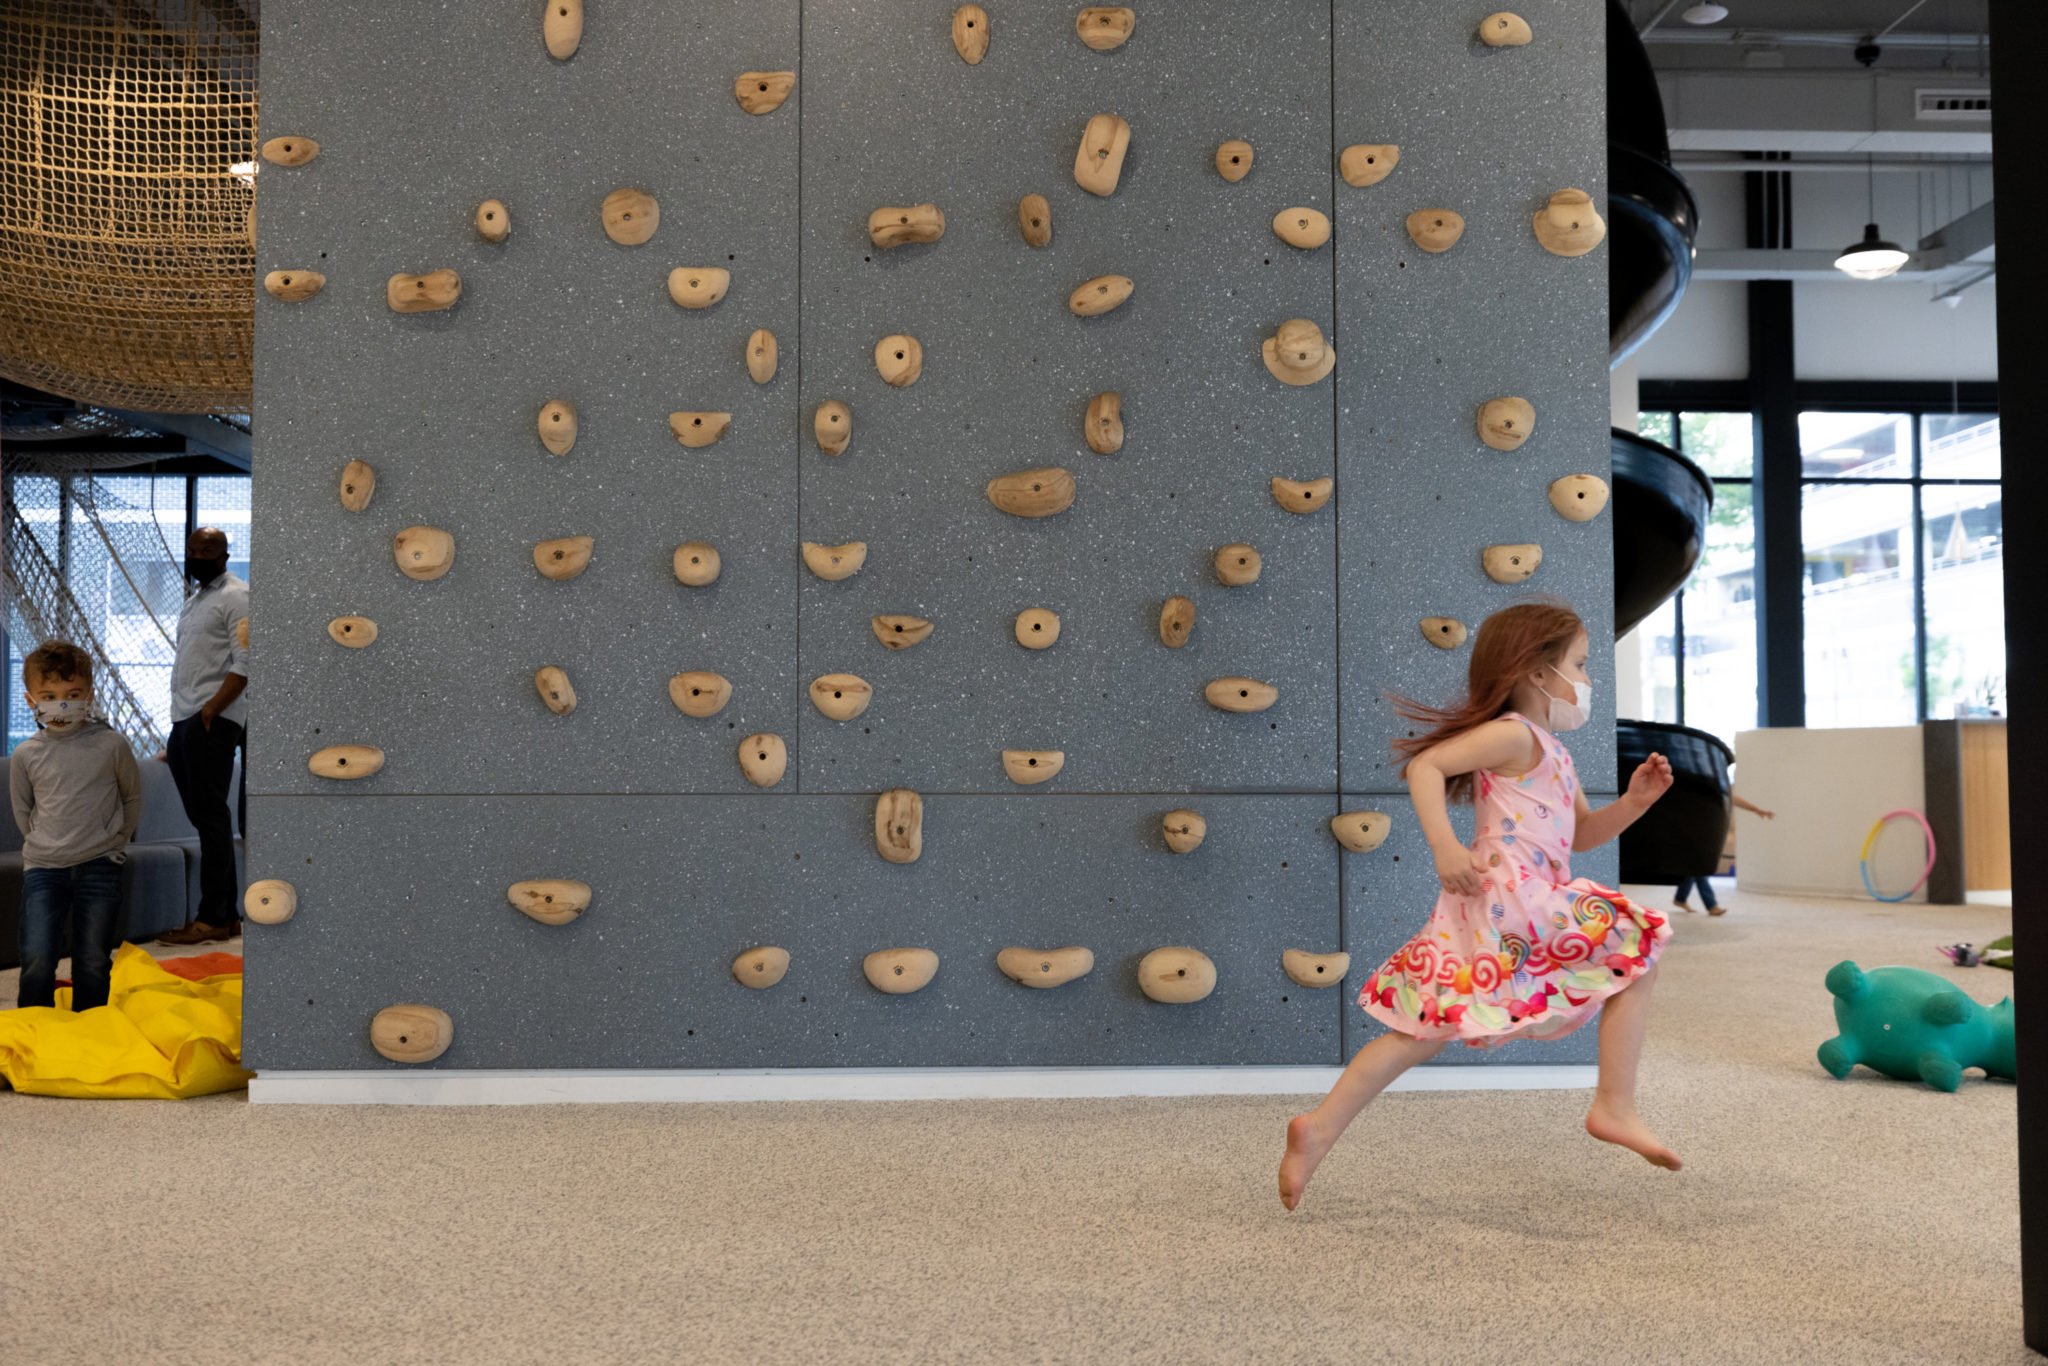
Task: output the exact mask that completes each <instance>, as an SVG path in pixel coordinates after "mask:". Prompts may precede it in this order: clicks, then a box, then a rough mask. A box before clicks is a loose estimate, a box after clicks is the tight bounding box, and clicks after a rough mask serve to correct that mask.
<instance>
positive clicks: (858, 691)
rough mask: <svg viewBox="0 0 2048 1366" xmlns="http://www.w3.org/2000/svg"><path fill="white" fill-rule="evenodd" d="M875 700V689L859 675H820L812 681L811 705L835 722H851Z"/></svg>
mask: <svg viewBox="0 0 2048 1366" xmlns="http://www.w3.org/2000/svg"><path fill="white" fill-rule="evenodd" d="M874 700H875V689H874V686H873V685H872V684H870V683H869V682H868V681H867V680H866V679H865V678H862V677H861V676H860V675H858V674H820V675H818V676H817V677H816V678H814V679H812V680H811V705H812V706H814V707H816V708H817V709H818V710H819V711H820V712H821V713H823V714H824V715H825V716H828V717H830V718H831V719H832V720H834V721H851V720H853V718H854V717H856V716H859V715H860V714H861V713H862V712H864V711H866V710H867V709H868V703H870V702H872V701H874Z"/></svg>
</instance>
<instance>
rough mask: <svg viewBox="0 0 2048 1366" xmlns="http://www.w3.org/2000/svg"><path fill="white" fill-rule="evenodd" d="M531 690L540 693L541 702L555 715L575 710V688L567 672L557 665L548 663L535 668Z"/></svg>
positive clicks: (564, 714)
mask: <svg viewBox="0 0 2048 1366" xmlns="http://www.w3.org/2000/svg"><path fill="white" fill-rule="evenodd" d="M533 690H534V691H535V692H537V693H539V694H540V700H541V702H542V704H543V705H545V706H546V707H547V709H548V710H549V711H551V712H553V713H554V714H555V715H557V716H567V715H568V714H569V713H570V712H572V711H574V710H576V688H575V686H574V685H573V684H571V683H570V682H569V675H568V672H567V671H566V670H564V669H563V668H561V666H559V665H556V664H549V665H545V666H543V667H542V668H540V669H537V670H535V671H534V675H533Z"/></svg>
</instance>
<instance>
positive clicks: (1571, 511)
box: [1550, 474, 1607, 522]
mask: <svg viewBox="0 0 2048 1366" xmlns="http://www.w3.org/2000/svg"><path fill="white" fill-rule="evenodd" d="M1550 505H1551V506H1552V507H1554V508H1556V509H1557V515H1558V516H1560V517H1562V518H1564V519H1565V520H1566V521H1567V522H1590V521H1592V520H1593V519H1594V518H1595V517H1598V516H1599V515H1600V513H1601V511H1602V510H1603V509H1605V508H1606V506H1607V481H1606V480H1605V479H1602V478H1601V477H1600V476H1599V475H1597V474H1567V475H1566V476H1565V477H1564V478H1562V479H1559V480H1556V481H1554V482H1553V483H1552V484H1551V486H1550Z"/></svg>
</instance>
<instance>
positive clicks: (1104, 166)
mask: <svg viewBox="0 0 2048 1366" xmlns="http://www.w3.org/2000/svg"><path fill="white" fill-rule="evenodd" d="M1130 150H1131V125H1130V124H1128V123H1126V122H1124V121H1123V120H1122V119H1121V118H1118V117H1117V116H1116V115H1115V114H1097V115H1096V116H1095V117H1094V118H1092V119H1090V120H1088V127H1087V128H1086V129H1085V130H1083V131H1082V133H1081V146H1080V149H1079V150H1078V151H1076V152H1075V153H1074V183H1075V184H1076V185H1079V186H1080V187H1081V188H1082V189H1084V190H1086V191H1087V192H1088V193H1089V194H1092V195H1100V196H1102V197H1104V198H1107V197H1108V196H1110V195H1113V194H1115V193H1116V185H1117V181H1118V180H1119V179H1121V178H1122V176H1123V173H1124V155H1125V153H1127V152H1129V151H1130Z"/></svg>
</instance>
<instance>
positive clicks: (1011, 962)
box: [996, 944, 1095, 990]
mask: <svg viewBox="0 0 2048 1366" xmlns="http://www.w3.org/2000/svg"><path fill="white" fill-rule="evenodd" d="M996 967H997V968H998V969H999V970H1001V972H1002V974H1003V976H1005V977H1007V978H1009V979H1010V980H1011V981H1013V982H1015V983H1017V984H1018V985H1019V986H1027V987H1037V988H1040V989H1041V990H1044V989H1049V988H1052V987H1063V986H1065V985H1066V984H1067V983H1069V982H1071V981H1073V980H1074V979H1076V978H1078V977H1086V976H1087V975H1088V974H1089V973H1090V972H1093V971H1094V970H1095V954H1094V952H1093V951H1092V950H1090V949H1087V948H1084V947H1082V946H1081V945H1079V944H1071V945H1069V946H1067V947H1066V948H1063V949H1027V948H1024V947H1022V946H1015V945H1013V946H1012V947H1010V948H1007V949H1004V950H1003V951H1002V952H1000V953H998V954H997V955H996Z"/></svg>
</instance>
